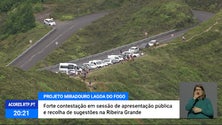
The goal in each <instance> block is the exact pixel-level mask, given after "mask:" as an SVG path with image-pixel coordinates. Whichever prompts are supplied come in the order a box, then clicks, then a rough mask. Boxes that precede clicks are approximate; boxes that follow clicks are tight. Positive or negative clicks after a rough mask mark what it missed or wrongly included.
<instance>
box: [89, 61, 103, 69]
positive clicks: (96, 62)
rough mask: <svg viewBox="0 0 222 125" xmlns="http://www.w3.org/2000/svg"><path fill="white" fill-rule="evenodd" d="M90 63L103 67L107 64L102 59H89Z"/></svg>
mask: <svg viewBox="0 0 222 125" xmlns="http://www.w3.org/2000/svg"><path fill="white" fill-rule="evenodd" d="M89 63H90V64H92V63H93V64H95V65H96V66H97V68H102V67H104V66H105V65H104V64H103V62H102V60H92V61H89Z"/></svg>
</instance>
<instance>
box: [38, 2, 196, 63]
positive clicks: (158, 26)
mask: <svg viewBox="0 0 222 125" xmlns="http://www.w3.org/2000/svg"><path fill="white" fill-rule="evenodd" d="M193 23H194V20H193V18H192V13H191V11H190V8H189V6H187V5H186V4H185V3H183V2H181V1H178V0H165V1H164V2H161V0H149V1H144V0H132V1H130V2H127V3H125V4H124V5H123V6H122V7H120V8H119V9H116V10H115V11H113V12H111V13H110V14H109V15H107V16H105V17H104V18H102V19H100V20H98V21H96V22H95V23H93V24H92V25H90V26H88V27H87V28H84V29H82V30H81V31H79V32H78V33H76V34H74V35H73V36H72V37H71V38H70V39H69V40H68V41H66V43H65V44H63V45H62V46H61V47H60V48H58V49H57V50H55V51H54V52H53V53H52V54H51V55H49V56H48V57H47V58H46V59H45V60H44V61H41V63H40V64H39V66H40V67H46V66H48V65H52V64H57V63H59V62H66V61H70V60H74V59H78V58H81V57H84V56H88V55H92V54H95V53H99V52H103V51H105V50H109V49H111V48H115V47H118V46H121V45H124V44H128V43H131V42H134V41H137V40H140V39H143V38H145V37H146V36H144V33H145V32H148V36H152V35H154V34H158V33H161V32H164V31H168V30H171V29H175V28H176V29H179V28H184V27H187V26H189V25H192V24H193Z"/></svg>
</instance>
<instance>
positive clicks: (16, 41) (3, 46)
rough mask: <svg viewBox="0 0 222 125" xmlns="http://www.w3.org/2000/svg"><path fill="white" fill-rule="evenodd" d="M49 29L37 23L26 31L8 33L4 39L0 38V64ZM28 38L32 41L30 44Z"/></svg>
mask: <svg viewBox="0 0 222 125" xmlns="http://www.w3.org/2000/svg"><path fill="white" fill-rule="evenodd" d="M49 30H50V28H49V27H46V26H43V25H42V24H39V23H38V24H37V26H36V27H35V28H33V29H31V30H29V31H27V32H24V33H18V34H15V35H10V36H9V37H7V38H6V39H3V40H0V64H4V65H7V64H8V63H9V62H11V61H12V60H13V59H14V58H16V57H17V56H18V55H19V54H21V53H22V52H23V51H25V50H26V49H27V48H28V47H30V46H31V45H32V44H34V42H36V41H38V40H39V39H40V38H41V37H42V36H44V35H45V34H46V33H47V32H49ZM30 40H31V41H32V43H31V44H30V42H29V41H30Z"/></svg>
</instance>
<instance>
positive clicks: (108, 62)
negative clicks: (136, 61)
mask: <svg viewBox="0 0 222 125" xmlns="http://www.w3.org/2000/svg"><path fill="white" fill-rule="evenodd" d="M103 63H104V64H105V65H106V66H108V65H112V64H113V62H112V59H109V58H108V59H104V60H103Z"/></svg>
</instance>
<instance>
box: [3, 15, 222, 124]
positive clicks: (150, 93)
mask: <svg viewBox="0 0 222 125" xmlns="http://www.w3.org/2000/svg"><path fill="white" fill-rule="evenodd" d="M221 17H222V12H220V13H218V14H217V15H216V16H215V17H214V18H213V19H211V20H209V21H208V22H206V23H204V24H202V25H200V26H198V27H196V28H195V29H193V30H192V31H190V32H188V33H187V34H186V35H185V36H186V38H187V41H186V42H182V41H181V39H177V40H175V41H173V42H171V43H169V44H168V45H167V46H164V47H159V48H156V49H145V50H143V51H144V52H145V55H144V56H143V57H140V58H137V59H135V61H131V62H124V63H123V64H121V63H120V64H117V65H113V66H110V67H106V68H103V69H101V70H98V71H93V72H92V73H90V75H89V78H88V79H87V80H89V79H95V78H96V81H93V84H94V85H95V86H96V88H97V89H96V90H94V91H127V92H129V96H130V99H139V100H140V99H141V100H158V99H163V100H166V99H179V83H181V82H216V83H217V84H218V103H217V105H218V108H217V109H218V111H217V112H218V118H217V119H214V120H207V119H205V120H198V119H197V120H187V119H180V120H178V119H170V120H169V119H167V120H164V119H161V120H160V119H118V120H116V119H72V120H68V119H67V120H56V119H55V120H6V119H2V120H1V121H2V122H4V123H8V124H9V123H14V124H15V123H23V124H27V123H33V124H49V123H51V124H62V123H63V124H110V123H112V124H167V123H168V124H217V123H221V122H222V118H221V115H222V110H221V109H222V108H221V107H222V102H221V100H222V97H221V96H220V95H221V94H222V91H221V90H220V88H222V81H221V79H222V77H221V74H222V69H221V67H222V64H221V61H222V58H221V54H222V46H221V44H222V43H221V40H222V37H221V32H220V31H221V30H222V25H221V21H222V20H221V19H222V18H221ZM216 21H217V23H215V22H216ZM191 38H192V39H191ZM0 73H1V76H0V80H1V90H2V91H1V95H3V96H1V104H2V107H1V110H3V109H4V106H3V104H4V100H5V99H35V98H36V96H37V92H38V91H89V90H88V89H87V88H86V87H85V84H84V83H81V82H80V81H76V80H73V79H69V78H68V77H67V76H64V75H57V74H53V73H50V72H31V71H29V72H23V71H20V70H18V69H13V68H5V67H2V70H1V71H0ZM19 88H20V89H19ZM27 95H28V96H27ZM3 115H4V114H3V113H1V116H2V117H4V116H3Z"/></svg>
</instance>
